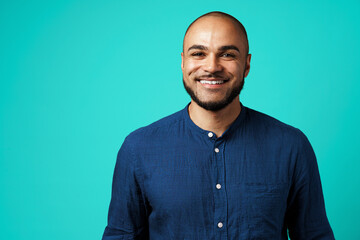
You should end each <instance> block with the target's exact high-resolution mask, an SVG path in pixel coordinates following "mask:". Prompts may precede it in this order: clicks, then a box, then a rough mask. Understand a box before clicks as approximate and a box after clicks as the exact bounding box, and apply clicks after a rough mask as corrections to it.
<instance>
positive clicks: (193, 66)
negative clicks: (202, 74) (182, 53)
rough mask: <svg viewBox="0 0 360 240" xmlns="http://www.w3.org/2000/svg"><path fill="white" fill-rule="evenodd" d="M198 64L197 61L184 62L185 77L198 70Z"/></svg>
mask: <svg viewBox="0 0 360 240" xmlns="http://www.w3.org/2000/svg"><path fill="white" fill-rule="evenodd" d="M200 66H201V65H200V64H199V62H197V61H191V60H190V61H189V60H188V61H186V62H185V63H184V73H185V74H187V75H191V74H192V73H194V72H196V71H197V70H198V69H199V68H200Z"/></svg>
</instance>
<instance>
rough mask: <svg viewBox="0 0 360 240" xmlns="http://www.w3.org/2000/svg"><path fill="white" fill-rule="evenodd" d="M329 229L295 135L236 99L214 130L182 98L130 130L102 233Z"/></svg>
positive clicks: (311, 234) (254, 234) (278, 233)
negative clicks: (237, 108) (197, 120)
mask: <svg viewBox="0 0 360 240" xmlns="http://www.w3.org/2000/svg"><path fill="white" fill-rule="evenodd" d="M287 229H289V231H290V235H292V237H293V238H294V239H333V235H332V231H331V228H330V226H329V223H328V221H327V218H326V214H325V208H324V201H323V196H322V190H321V184H320V178H319V173H318V168H317V163H316V158H315V155H314V152H313V150H312V148H311V145H310V143H309V142H308V140H307V138H306V137H305V135H304V134H303V133H302V132H301V131H299V130H298V129H296V128H293V127H291V126H289V125H286V124H283V123H281V122H279V121H278V120H276V119H274V118H272V117H269V116H267V115H265V114H262V113H259V112H256V111H254V110H252V109H249V108H246V107H244V106H242V109H241V112H240V115H239V116H238V118H237V119H236V120H235V122H234V123H233V124H232V125H231V126H230V127H229V129H228V130H227V131H226V132H225V133H224V134H223V135H222V136H220V137H218V138H217V137H216V136H215V134H213V133H212V132H209V131H205V130H203V129H201V128H199V127H198V126H197V125H195V124H194V123H193V122H192V120H191V119H190V117H189V115H188V111H187V107H186V108H185V109H183V110H182V111H179V112H177V113H175V114H173V115H170V116H168V117H166V118H164V119H162V120H160V121H157V122H155V123H153V124H151V125H149V126H147V127H144V128H141V129H138V130H136V131H135V132H133V133H131V134H130V135H129V136H128V137H127V138H126V140H125V142H124V144H123V146H122V147H121V149H120V151H119V154H118V159H117V163H116V167H115V173H114V182H113V192H112V200H111V204H110V210H109V223H108V226H107V228H106V230H105V233H104V237H103V239H155V240H160V239H166V240H169V239H201V240H205V239H206V240H208V239H209V240H210V239H271V240H273V239H287Z"/></svg>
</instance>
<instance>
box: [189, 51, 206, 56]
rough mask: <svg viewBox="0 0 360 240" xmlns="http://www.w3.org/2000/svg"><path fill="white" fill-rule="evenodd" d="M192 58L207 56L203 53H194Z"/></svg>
mask: <svg viewBox="0 0 360 240" xmlns="http://www.w3.org/2000/svg"><path fill="white" fill-rule="evenodd" d="M191 56H193V57H202V56H205V54H204V53H203V52H193V53H191Z"/></svg>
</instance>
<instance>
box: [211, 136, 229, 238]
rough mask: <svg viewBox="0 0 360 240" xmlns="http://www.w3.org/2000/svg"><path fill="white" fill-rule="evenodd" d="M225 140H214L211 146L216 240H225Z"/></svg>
mask: <svg viewBox="0 0 360 240" xmlns="http://www.w3.org/2000/svg"><path fill="white" fill-rule="evenodd" d="M224 145H225V140H224V139H223V138H217V139H215V142H214V145H213V151H214V153H213V157H214V160H215V161H214V162H215V164H216V170H215V171H214V173H215V174H216V175H215V176H214V177H215V178H214V180H215V182H214V183H213V184H214V185H213V187H215V189H214V194H215V195H214V197H215V198H214V200H215V212H214V225H215V227H216V228H217V231H216V239H227V231H226V226H227V225H226V224H227V196H226V191H225V185H224V184H225V160H224V157H225V153H224V152H223V151H224V149H225V147H224Z"/></svg>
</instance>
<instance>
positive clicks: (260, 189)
mask: <svg viewBox="0 0 360 240" xmlns="http://www.w3.org/2000/svg"><path fill="white" fill-rule="evenodd" d="M287 193H288V185H287V184H286V183H246V184H245V186H244V195H245V199H246V201H245V203H244V204H245V205H246V207H245V211H246V218H247V223H248V229H249V231H250V232H252V233H254V234H256V235H257V234H260V235H258V237H261V236H262V235H263V234H264V236H265V235H267V236H270V235H271V234H273V233H276V232H279V231H281V229H282V227H283V222H284V216H285V211H286V202H287ZM266 229H267V230H266ZM264 231H270V232H264ZM268 234H270V235H268Z"/></svg>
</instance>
